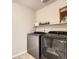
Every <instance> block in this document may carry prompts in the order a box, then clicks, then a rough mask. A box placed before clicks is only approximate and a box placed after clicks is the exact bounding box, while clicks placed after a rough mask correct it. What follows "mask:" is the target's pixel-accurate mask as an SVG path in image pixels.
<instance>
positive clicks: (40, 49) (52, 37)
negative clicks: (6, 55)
mask: <svg viewBox="0 0 79 59" xmlns="http://www.w3.org/2000/svg"><path fill="white" fill-rule="evenodd" d="M12 59H67V0H12Z"/></svg>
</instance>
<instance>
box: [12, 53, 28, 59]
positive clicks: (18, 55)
mask: <svg viewBox="0 0 79 59" xmlns="http://www.w3.org/2000/svg"><path fill="white" fill-rule="evenodd" d="M24 53H27V51H23V52H20V53H18V54H16V55H13V56H12V58H15V57H17V56H20V55H22V54H24Z"/></svg>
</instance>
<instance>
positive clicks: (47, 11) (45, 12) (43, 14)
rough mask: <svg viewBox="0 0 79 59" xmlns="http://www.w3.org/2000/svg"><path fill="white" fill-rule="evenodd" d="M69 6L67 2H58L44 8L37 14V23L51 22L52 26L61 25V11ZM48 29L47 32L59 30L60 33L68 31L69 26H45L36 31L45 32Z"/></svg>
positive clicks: (61, 0) (63, 0)
mask: <svg viewBox="0 0 79 59" xmlns="http://www.w3.org/2000/svg"><path fill="white" fill-rule="evenodd" d="M66 5H67V0H57V1H56V2H53V3H51V4H49V5H47V6H45V7H44V8H42V9H40V10H38V11H37V12H36V23H39V22H42V23H43V22H50V24H52V25H53V24H59V23H60V14H59V9H60V8H62V7H64V6H66ZM44 29H46V32H47V31H50V30H52V31H53V30H54V31H55V30H57V31H58V30H59V31H67V26H66V24H65V25H56V26H55V25H54V26H51V27H50V26H45V27H44V26H43V27H37V29H36V31H43V30H44Z"/></svg>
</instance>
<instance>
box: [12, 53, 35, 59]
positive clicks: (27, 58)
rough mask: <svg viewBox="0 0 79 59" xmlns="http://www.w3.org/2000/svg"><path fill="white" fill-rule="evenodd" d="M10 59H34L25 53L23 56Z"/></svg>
mask: <svg viewBox="0 0 79 59" xmlns="http://www.w3.org/2000/svg"><path fill="white" fill-rule="evenodd" d="M12 59H35V58H34V57H32V56H31V55H30V54H28V53H25V54H23V55H20V56H18V57H15V58H12Z"/></svg>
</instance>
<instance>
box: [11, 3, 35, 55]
mask: <svg viewBox="0 0 79 59" xmlns="http://www.w3.org/2000/svg"><path fill="white" fill-rule="evenodd" d="M12 7H13V9H12V10H13V11H12V14H13V15H12V42H13V43H12V52H13V53H12V54H13V56H14V55H16V54H18V53H20V52H23V51H25V50H27V33H29V32H32V31H33V29H32V27H33V26H34V22H35V21H34V18H35V13H34V11H32V10H31V9H29V8H27V7H24V6H21V5H19V4H17V3H15V2H13V4H12Z"/></svg>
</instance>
